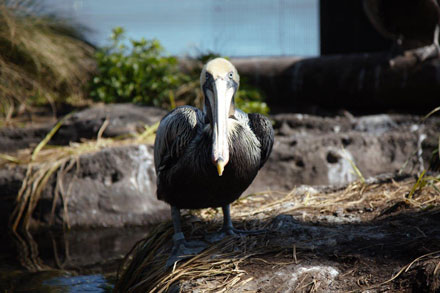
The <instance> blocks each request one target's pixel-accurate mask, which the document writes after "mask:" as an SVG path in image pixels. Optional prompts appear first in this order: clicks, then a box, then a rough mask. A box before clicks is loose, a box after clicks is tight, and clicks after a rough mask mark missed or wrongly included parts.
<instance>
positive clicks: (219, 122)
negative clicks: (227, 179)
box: [211, 77, 235, 176]
mask: <svg viewBox="0 0 440 293" xmlns="http://www.w3.org/2000/svg"><path fill="white" fill-rule="evenodd" d="M213 90H214V93H213V94H214V97H213V99H212V100H211V101H212V102H213V103H212V104H211V105H212V107H213V109H212V118H213V121H212V129H213V135H212V139H213V145H212V161H213V163H214V164H215V165H216V166H217V172H218V175H219V176H222V174H223V170H224V168H225V166H226V164H228V161H229V143H228V117H229V109H230V107H231V103H232V98H233V96H234V92H235V90H234V88H233V87H228V82H227V81H226V80H224V79H223V78H221V77H219V78H217V79H216V80H215V82H214V85H213Z"/></svg>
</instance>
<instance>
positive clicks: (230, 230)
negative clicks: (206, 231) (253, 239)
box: [222, 205, 266, 235]
mask: <svg viewBox="0 0 440 293" xmlns="http://www.w3.org/2000/svg"><path fill="white" fill-rule="evenodd" d="M222 210H223V227H222V231H223V232H225V233H226V234H228V235H237V234H245V235H252V234H261V233H264V232H266V230H239V229H235V228H234V226H233V225H232V220H231V206H230V205H225V206H223V207H222Z"/></svg>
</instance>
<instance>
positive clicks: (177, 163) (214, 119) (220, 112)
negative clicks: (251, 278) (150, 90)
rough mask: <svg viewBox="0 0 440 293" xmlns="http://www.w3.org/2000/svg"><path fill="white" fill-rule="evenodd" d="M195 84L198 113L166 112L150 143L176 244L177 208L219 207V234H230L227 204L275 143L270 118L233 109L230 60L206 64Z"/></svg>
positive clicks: (192, 110) (179, 236)
mask: <svg viewBox="0 0 440 293" xmlns="http://www.w3.org/2000/svg"><path fill="white" fill-rule="evenodd" d="M200 80H201V87H202V90H203V93H204V97H205V101H204V108H203V111H201V110H199V109H197V108H195V107H191V106H183V107H178V108H176V109H175V110H173V111H171V112H170V113H168V114H167V115H166V116H165V117H164V118H163V119H162V120H161V122H160V125H159V128H158V131H157V135H156V141H155V145H154V158H155V168H156V173H157V196H158V198H159V199H161V200H163V201H165V202H167V203H169V204H170V205H171V207H172V217H173V222H174V228H175V236H174V240H175V242H178V241H181V240H183V241H184V238H183V233H182V232H181V230H180V216H179V210H180V209H199V208H208V207H222V208H223V213H224V225H223V230H224V232H226V233H230V234H231V233H234V230H235V229H234V228H233V227H232V223H231V220H230V215H229V204H230V203H232V202H233V201H235V200H236V199H237V198H238V197H239V196H240V195H241V194H242V193H243V191H244V190H245V189H246V188H247V187H248V186H249V185H250V184H251V183H252V181H253V180H254V178H255V176H256V175H257V173H258V170H259V169H260V168H261V167H262V166H263V165H264V163H265V162H266V160H267V159H268V157H269V154H270V152H271V150H272V145H273V140H274V134H273V129H272V125H271V123H270V121H269V119H267V118H266V117H264V116H263V115H260V114H246V113H244V112H242V111H240V110H239V109H236V108H235V104H234V95H235V92H236V91H237V89H238V84H239V77H238V73H237V71H236V69H235V68H234V66H233V65H232V64H231V63H230V62H229V61H227V60H225V59H222V58H217V59H214V60H212V61H210V62H208V63H207V64H206V65H205V67H204V69H203V71H202V74H201V78H200ZM175 245H178V243H177V244H175Z"/></svg>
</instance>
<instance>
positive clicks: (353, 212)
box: [116, 177, 440, 292]
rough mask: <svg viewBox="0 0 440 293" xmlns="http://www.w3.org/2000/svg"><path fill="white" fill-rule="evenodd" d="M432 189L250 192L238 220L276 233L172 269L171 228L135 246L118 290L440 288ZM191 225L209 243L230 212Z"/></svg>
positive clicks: (198, 217) (230, 242)
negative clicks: (206, 235)
mask: <svg viewBox="0 0 440 293" xmlns="http://www.w3.org/2000/svg"><path fill="white" fill-rule="evenodd" d="M428 178H429V177H428ZM426 182H428V181H426ZM431 183H432V185H429V184H428V185H426V186H424V187H423V188H421V189H420V188H417V186H416V188H414V186H415V184H416V179H415V178H406V179H401V180H397V179H395V180H394V179H386V180H382V181H381V182H375V183H371V184H362V183H359V182H357V183H353V184H351V185H349V186H347V187H346V188H344V189H341V190H331V189H330V188H311V187H299V188H296V189H294V190H293V191H292V192H291V193H288V194H281V193H280V194H275V193H263V194H258V195H251V196H248V197H246V198H242V199H240V200H239V201H238V202H236V203H235V204H234V205H233V207H232V214H233V220H234V224H235V226H236V227H238V228H244V229H255V228H257V229H262V228H263V229H267V233H265V234H263V235H256V236H246V237H242V238H237V239H234V238H227V239H224V240H223V241H222V242H220V243H217V244H214V245H211V246H209V247H208V248H207V249H206V250H205V251H204V252H202V253H201V254H199V255H197V256H195V257H192V258H189V259H187V260H183V261H180V262H179V263H177V264H176V266H175V267H174V268H172V269H168V270H164V268H163V265H164V262H165V260H166V259H167V255H168V254H169V249H170V247H171V241H170V239H171V235H172V229H171V225H169V224H168V225H162V226H160V227H158V228H157V229H156V231H154V232H152V234H150V235H149V236H148V237H147V238H146V239H145V240H144V241H143V242H140V243H139V244H138V246H137V247H136V248H135V249H134V251H133V252H132V254H131V256H130V257H131V259H130V258H129V259H127V261H126V266H125V273H124V274H122V276H121V277H120V279H119V283H118V284H117V287H116V290H119V291H120V292H124V291H125V290H127V289H129V288H131V289H132V290H133V292H145V291H150V290H153V291H152V292H177V290H179V289H180V290H181V291H183V292H437V291H439V290H440V277H439V273H440V271H439V269H440V225H439V224H440V209H439V207H440V198H439V197H438V195H439V191H438V187H439V186H440V184H439V183H438V182H437V183H436V184H437V185H436V186H434V185H435V184H433V183H434V181H432V182H431ZM413 189H414V190H415V192H413V191H412V190H413ZM185 223H186V225H187V226H186V229H187V230H186V236H187V238H188V239H191V240H193V239H203V234H204V233H205V232H206V231H207V232H208V233H209V232H213V231H215V230H216V229H218V228H219V225H220V224H221V212H219V211H213V210H209V209H207V210H201V211H197V212H195V213H194V212H192V213H191V214H188V215H186V219H185ZM158 251H159V252H160V253H157V252H158Z"/></svg>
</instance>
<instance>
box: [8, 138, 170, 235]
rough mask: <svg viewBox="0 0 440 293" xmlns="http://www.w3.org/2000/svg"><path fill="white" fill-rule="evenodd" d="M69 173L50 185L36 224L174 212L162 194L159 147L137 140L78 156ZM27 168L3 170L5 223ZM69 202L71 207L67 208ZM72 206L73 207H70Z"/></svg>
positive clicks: (140, 219) (129, 219)
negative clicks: (156, 149) (157, 181)
mask: <svg viewBox="0 0 440 293" xmlns="http://www.w3.org/2000/svg"><path fill="white" fill-rule="evenodd" d="M73 166H74V167H73V168H72V169H71V170H70V171H69V172H67V173H66V174H65V175H64V176H61V177H59V178H54V176H52V178H51V180H50V181H49V182H48V184H47V185H46V188H45V189H44V191H43V193H42V196H41V198H40V199H39V201H38V204H37V206H36V208H35V211H34V213H33V218H32V221H31V227H38V226H41V225H43V226H47V225H49V224H52V221H51V219H52V218H53V219H55V222H54V223H53V224H55V225H62V224H63V223H67V224H68V225H69V226H71V227H123V226H126V225H146V224H149V223H153V222H159V221H161V220H164V219H166V218H168V216H169V208H168V205H167V204H165V203H164V202H162V201H159V200H157V199H156V192H155V190H156V184H155V174H154V167H153V148H152V146H147V145H133V146H123V147H114V148H107V149H104V150H102V151H100V152H97V153H93V154H85V155H82V156H80V157H79V158H78V160H77V161H74V165H73ZM24 174H25V169H24V168H15V169H14V168H13V169H9V170H6V169H2V170H0V187H6V188H4V189H2V194H1V200H2V201H3V203H2V216H4V217H5V219H4V220H5V221H3V223H8V221H7V220H6V217H9V216H10V214H11V212H12V209H13V207H14V205H15V198H16V195H17V193H18V190H19V188H20V186H21V181H22V180H23V178H24ZM60 179H61V180H62V186H63V188H62V189H61V194H62V195H63V196H62V197H61V198H58V199H57V200H56V205H55V214H54V217H52V206H53V201H54V198H55V186H56V182H57V180H60ZM64 204H66V206H67V209H65V208H64ZM66 212H67V213H66Z"/></svg>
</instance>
